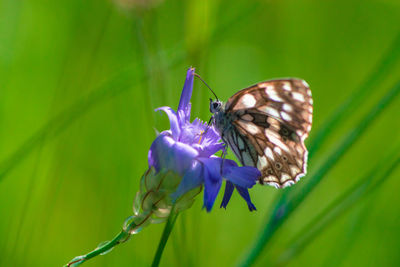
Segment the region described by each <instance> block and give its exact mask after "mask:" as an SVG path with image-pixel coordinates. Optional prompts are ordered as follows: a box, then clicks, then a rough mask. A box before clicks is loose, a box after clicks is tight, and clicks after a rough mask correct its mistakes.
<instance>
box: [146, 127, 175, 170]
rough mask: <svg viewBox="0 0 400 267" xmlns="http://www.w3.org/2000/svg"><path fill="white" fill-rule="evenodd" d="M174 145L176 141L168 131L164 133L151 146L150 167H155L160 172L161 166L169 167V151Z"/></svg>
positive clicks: (149, 154)
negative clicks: (167, 160)
mask: <svg viewBox="0 0 400 267" xmlns="http://www.w3.org/2000/svg"><path fill="white" fill-rule="evenodd" d="M173 144H174V140H173V139H172V138H171V136H170V135H169V134H168V132H167V131H165V132H162V133H161V134H160V135H159V136H157V137H156V139H155V140H154V141H153V143H152V144H151V146H150V149H149V153H148V162H149V166H150V167H151V166H154V168H155V169H156V171H157V172H158V171H159V170H160V169H161V166H165V165H167V162H166V159H167V158H168V154H169V150H170V149H171V147H172V146H173Z"/></svg>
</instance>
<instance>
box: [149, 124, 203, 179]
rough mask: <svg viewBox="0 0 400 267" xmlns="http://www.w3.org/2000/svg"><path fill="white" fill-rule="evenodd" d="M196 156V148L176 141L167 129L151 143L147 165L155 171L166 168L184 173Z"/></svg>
mask: <svg viewBox="0 0 400 267" xmlns="http://www.w3.org/2000/svg"><path fill="white" fill-rule="evenodd" d="M197 156H198V152H197V150H196V149H194V148H192V147H191V146H189V145H187V144H184V143H181V142H176V141H175V140H174V139H173V138H172V137H171V136H170V135H169V134H168V131H165V132H162V133H161V134H160V135H159V136H158V137H157V138H156V139H155V140H154V142H153V143H152V144H151V147H150V151H149V155H148V160H149V165H150V166H154V167H155V169H156V171H159V170H160V169H166V170H172V171H175V172H177V173H178V174H180V175H184V174H185V172H186V171H187V170H188V169H189V168H190V167H191V166H192V164H193V161H194V159H195V158H196V157H197Z"/></svg>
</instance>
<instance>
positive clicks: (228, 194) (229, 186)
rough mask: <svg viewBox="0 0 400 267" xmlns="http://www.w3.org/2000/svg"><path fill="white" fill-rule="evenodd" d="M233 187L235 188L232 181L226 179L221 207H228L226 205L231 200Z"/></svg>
mask: <svg viewBox="0 0 400 267" xmlns="http://www.w3.org/2000/svg"><path fill="white" fill-rule="evenodd" d="M233 189H235V187H234V185H233V184H232V183H231V182H229V181H226V184H225V193H224V198H223V199H222V202H221V206H220V208H224V209H226V206H227V205H228V203H229V200H230V199H231V196H232V193H233Z"/></svg>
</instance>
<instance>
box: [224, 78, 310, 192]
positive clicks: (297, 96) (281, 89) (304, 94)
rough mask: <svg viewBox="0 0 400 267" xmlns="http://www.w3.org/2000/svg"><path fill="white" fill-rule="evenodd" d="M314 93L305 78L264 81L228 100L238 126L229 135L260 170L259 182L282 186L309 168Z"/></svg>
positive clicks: (229, 112) (244, 160) (242, 155)
mask: <svg viewBox="0 0 400 267" xmlns="http://www.w3.org/2000/svg"><path fill="white" fill-rule="evenodd" d="M312 104H313V103H312V98H311V91H310V89H309V86H308V84H307V83H306V82H305V81H303V80H300V79H279V80H271V81H266V82H261V83H258V84H256V85H253V86H251V87H249V88H246V89H243V90H241V91H239V92H237V93H236V94H235V95H233V96H232V97H231V98H230V99H229V100H228V102H227V103H226V105H225V111H224V112H225V114H226V116H228V117H230V118H232V121H231V124H232V126H233V129H232V130H230V131H228V132H227V134H226V136H225V140H226V142H227V143H228V145H229V146H230V147H231V149H232V150H233V152H234V153H235V155H236V156H237V157H238V159H239V160H240V161H241V163H242V164H243V165H248V166H255V167H257V168H258V169H259V170H260V171H261V174H262V176H261V177H260V183H262V184H263V183H266V184H268V185H272V186H275V187H277V188H280V187H285V186H289V185H292V184H294V183H295V182H297V181H298V180H299V179H300V178H301V177H302V176H304V175H305V173H306V168H307V149H306V147H305V145H304V139H305V138H307V136H308V134H309V132H310V130H311V124H312V111H313V107H312Z"/></svg>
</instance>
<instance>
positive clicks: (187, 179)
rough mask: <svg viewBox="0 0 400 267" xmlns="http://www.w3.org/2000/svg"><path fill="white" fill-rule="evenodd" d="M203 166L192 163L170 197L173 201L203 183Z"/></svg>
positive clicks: (195, 162)
mask: <svg viewBox="0 0 400 267" xmlns="http://www.w3.org/2000/svg"><path fill="white" fill-rule="evenodd" d="M203 171H204V170H203V164H201V163H200V162H198V161H194V162H193V165H192V166H191V168H190V169H188V170H187V171H186V173H185V174H184V176H183V178H182V181H181V182H180V184H179V186H178V188H177V189H176V191H175V192H174V193H173V194H172V195H171V198H172V200H173V201H175V200H176V199H178V198H179V197H181V196H182V195H184V194H185V193H186V192H188V191H190V190H192V189H194V188H196V187H198V186H200V185H201V184H202V183H203Z"/></svg>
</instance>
